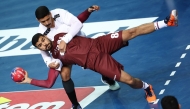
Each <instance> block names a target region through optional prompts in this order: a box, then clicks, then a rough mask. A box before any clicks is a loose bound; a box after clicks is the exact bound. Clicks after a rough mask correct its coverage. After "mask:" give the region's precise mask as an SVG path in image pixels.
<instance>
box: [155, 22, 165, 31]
mask: <svg viewBox="0 0 190 109" xmlns="http://www.w3.org/2000/svg"><path fill="white" fill-rule="evenodd" d="M154 27H155V30H159V29H162V28H164V27H167V24H166V23H165V22H164V20H162V21H157V22H154Z"/></svg>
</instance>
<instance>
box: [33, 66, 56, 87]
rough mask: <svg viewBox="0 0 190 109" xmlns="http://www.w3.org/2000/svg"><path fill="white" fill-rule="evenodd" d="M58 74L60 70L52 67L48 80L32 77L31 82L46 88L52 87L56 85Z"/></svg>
mask: <svg viewBox="0 0 190 109" xmlns="http://www.w3.org/2000/svg"><path fill="white" fill-rule="evenodd" d="M58 75H59V71H57V70H55V69H50V70H49V72H48V78H47V79H46V80H37V79H32V81H31V83H30V84H32V85H35V86H39V87H44V88H51V87H52V86H53V85H54V83H55V80H56V79H57V77H58Z"/></svg>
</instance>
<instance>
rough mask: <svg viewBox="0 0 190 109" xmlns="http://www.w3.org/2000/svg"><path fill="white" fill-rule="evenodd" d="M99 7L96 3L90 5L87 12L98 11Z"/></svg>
mask: <svg viewBox="0 0 190 109" xmlns="http://www.w3.org/2000/svg"><path fill="white" fill-rule="evenodd" d="M99 9H100V7H99V6H98V5H92V6H91V7H89V8H88V12H94V11H98V10H99Z"/></svg>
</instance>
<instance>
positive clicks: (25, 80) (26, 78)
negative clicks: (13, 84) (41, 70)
mask: <svg viewBox="0 0 190 109" xmlns="http://www.w3.org/2000/svg"><path fill="white" fill-rule="evenodd" d="M31 81H32V79H31V78H29V77H28V72H27V71H25V76H24V80H23V81H22V82H17V83H22V84H26V83H28V84H30V83H31Z"/></svg>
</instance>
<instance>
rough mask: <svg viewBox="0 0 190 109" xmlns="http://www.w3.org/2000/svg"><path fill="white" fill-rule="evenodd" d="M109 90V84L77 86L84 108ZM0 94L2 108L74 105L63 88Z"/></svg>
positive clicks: (45, 108) (46, 108) (55, 108)
mask: <svg viewBox="0 0 190 109" xmlns="http://www.w3.org/2000/svg"><path fill="white" fill-rule="evenodd" d="M107 90H108V86H95V87H85V88H76V93H77V98H78V100H79V101H80V104H81V106H82V107H83V108H84V107H86V106H87V105H88V104H90V103H91V102H92V101H94V100H95V99H96V98H98V97H99V96H100V95H102V94H103V93H104V92H105V91H107ZM84 92H85V93H84ZM0 95H1V97H0V109H70V108H71V106H72V104H71V103H70V101H69V99H68V97H67V95H66V93H65V91H64V90H63V89H52V90H38V91H24V92H5V93H0Z"/></svg>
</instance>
